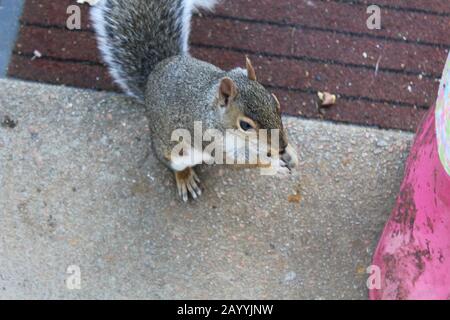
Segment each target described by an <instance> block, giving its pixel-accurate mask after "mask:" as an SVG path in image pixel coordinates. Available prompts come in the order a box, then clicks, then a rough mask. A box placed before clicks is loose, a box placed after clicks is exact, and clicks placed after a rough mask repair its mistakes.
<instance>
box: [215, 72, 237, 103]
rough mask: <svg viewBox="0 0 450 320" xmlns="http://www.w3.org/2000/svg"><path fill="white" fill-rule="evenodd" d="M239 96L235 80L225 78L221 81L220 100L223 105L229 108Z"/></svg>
mask: <svg viewBox="0 0 450 320" xmlns="http://www.w3.org/2000/svg"><path fill="white" fill-rule="evenodd" d="M236 95H237V87H236V84H235V83H234V81H233V80H231V79H230V78H228V77H225V78H223V79H221V80H220V85H219V99H220V102H221V104H222V105H224V106H228V104H229V103H230V101H232V100H233V99H234V98H235V97H236Z"/></svg>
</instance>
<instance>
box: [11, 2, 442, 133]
mask: <svg viewBox="0 0 450 320" xmlns="http://www.w3.org/2000/svg"><path fill="white" fill-rule="evenodd" d="M372 2H375V3H377V4H379V5H380V6H381V9H382V29H381V30H369V29H367V27H366V19H367V16H368V15H367V14H366V7H367V4H369V3H370V4H371V3H372ZM74 3H75V1H70V0H58V1H53V0H39V1H38V0H27V1H26V5H25V9H24V13H23V16H22V21H21V22H22V27H21V30H20V34H19V37H18V40H17V43H16V47H15V51H14V55H13V58H12V61H11V63H10V68H9V74H10V75H11V76H14V77H19V78H23V79H28V80H35V81H43V82H49V83H58V84H66V85H73V86H79V87H86V88H92V89H104V90H118V89H117V87H116V86H114V85H113V84H112V83H111V79H110V77H109V76H108V74H107V71H106V69H105V67H104V66H103V64H102V62H101V59H100V58H99V55H98V52H97V49H96V41H95V38H94V34H93V32H92V29H91V26H90V25H89V20H88V7H87V6H85V5H84V6H82V25H83V28H82V30H81V31H69V30H67V29H65V20H66V19H67V14H66V9H67V6H68V5H70V4H74ZM449 34H450V2H448V1H447V0H431V1H425V0H423V1H421V0H397V1H388V0H384V1H383V0H378V1H365V0H359V1H358V0H353V1H347V0H334V1H325V0H324V1H321V0H309V1H304V0H278V1H273V0H259V1H258V2H255V1H250V0H222V4H221V5H220V6H219V8H218V9H217V10H216V11H215V13H213V14H202V15H200V16H197V17H195V18H194V21H193V33H192V37H191V43H192V50H191V51H192V53H193V55H194V56H196V57H199V58H202V59H204V60H207V61H209V62H213V63H215V64H216V65H218V66H220V67H222V68H225V69H230V68H233V67H236V66H242V65H243V62H244V56H245V54H248V55H249V56H250V57H251V58H252V60H253V62H254V64H255V66H257V70H258V76H259V79H260V81H261V82H262V83H263V84H264V85H266V86H267V87H269V88H270V89H271V90H273V91H274V92H275V93H277V94H278V95H279V96H280V98H281V99H280V100H282V105H283V110H284V111H285V112H286V113H289V114H292V115H300V116H304V117H309V118H324V119H328V120H333V121H342V122H349V123H356V124H363V125H374V126H379V127H383V128H397V129H404V130H414V129H415V127H416V126H417V124H418V122H419V120H420V118H421V116H422V115H423V114H424V113H425V111H426V109H427V108H428V106H429V105H430V104H432V103H433V102H434V99H435V96H436V91H437V87H438V82H437V78H439V77H440V73H441V69H442V68H443V65H444V62H445V59H446V57H447V54H448V48H449V47H450V37H449ZM34 50H38V51H39V52H41V53H42V55H43V56H42V58H39V59H33V60H32V56H33V51H34ZM319 90H320V91H323V90H327V91H330V92H333V93H336V94H338V102H337V104H336V105H335V106H333V107H331V108H329V109H327V110H325V111H324V112H319V111H318V110H317V105H316V92H317V91H319Z"/></svg>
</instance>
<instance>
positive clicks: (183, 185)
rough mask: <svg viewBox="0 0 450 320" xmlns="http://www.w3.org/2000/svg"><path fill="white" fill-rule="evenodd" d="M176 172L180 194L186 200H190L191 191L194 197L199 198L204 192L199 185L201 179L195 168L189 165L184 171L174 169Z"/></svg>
mask: <svg viewBox="0 0 450 320" xmlns="http://www.w3.org/2000/svg"><path fill="white" fill-rule="evenodd" d="M174 173H175V180H176V182H177V188H178V195H179V196H180V197H181V198H182V199H183V201H184V202H186V201H188V194H189V193H190V194H191V196H192V198H193V199H197V198H198V197H199V196H200V195H201V194H202V190H201V189H200V187H199V185H198V184H199V183H200V179H199V178H198V176H197V174H196V173H195V171H194V169H193V168H191V167H187V168H186V169H184V170H182V171H174Z"/></svg>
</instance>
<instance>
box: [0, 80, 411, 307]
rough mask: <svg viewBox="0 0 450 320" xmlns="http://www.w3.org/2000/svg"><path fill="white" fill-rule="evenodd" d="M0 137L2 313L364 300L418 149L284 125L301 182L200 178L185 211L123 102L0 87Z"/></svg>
mask: <svg viewBox="0 0 450 320" xmlns="http://www.w3.org/2000/svg"><path fill="white" fill-rule="evenodd" d="M5 117H9V118H10V121H4V120H5ZM0 121H1V122H2V123H3V124H2V126H0V220H1V223H0V298H88V299H89V298H157V299H158V298H164V299H173V298H194V299H196V298H204V299H207V298H255V299H257V298H272V299H291V298H300V299H302V298H306V299H324V298H331V299H341V298H347V299H364V298H366V287H365V282H366V278H367V275H366V274H365V273H364V272H365V268H366V267H367V266H368V265H369V264H370V257H371V254H372V252H373V249H374V246H375V245H376V241H377V237H378V236H379V234H380V232H381V229H382V227H383V224H384V222H385V221H386V219H387V217H388V215H389V214H390V211H391V208H392V206H393V204H394V200H395V195H396V192H397V190H398V188H399V184H400V181H401V177H402V172H403V163H404V160H405V158H406V156H407V152H408V148H409V145H410V142H411V139H412V135H411V134H407V133H402V132H394V131H382V130H375V129H368V128H362V127H353V126H346V125H335V124H329V123H323V122H316V121H310V120H301V119H298V118H286V121H287V126H288V127H289V131H290V135H291V139H293V140H295V142H296V143H297V145H298V146H299V150H300V158H301V166H300V170H299V171H298V172H296V173H295V174H293V175H292V176H290V177H288V178H277V177H263V176H260V175H259V172H258V171H252V170H240V171H238V170H235V169H232V168H217V167H205V168H202V170H200V173H199V175H200V178H201V179H202V181H203V187H204V190H205V192H204V194H203V196H202V199H201V200H200V201H197V202H191V203H189V204H187V205H186V204H183V203H181V202H179V201H178V199H177V196H176V192H175V185H174V181H173V177H172V174H171V173H170V172H168V171H167V170H166V169H165V168H164V167H163V166H162V165H161V164H159V163H158V162H157V161H156V160H155V158H154V156H153V155H152V153H151V151H150V137H149V134H148V129H147V124H146V119H145V117H144V115H143V111H142V110H141V109H140V108H139V107H138V106H135V105H133V102H132V101H131V100H129V99H127V98H125V97H121V96H118V95H113V94H108V93H98V92H92V91H86V90H78V89H71V88H64V87H56V86H48V85H39V84H30V83H25V82H19V81H11V80H9V81H8V80H0ZM296 193H298V194H299V195H300V197H297V200H299V203H297V202H290V201H288V198H289V196H290V195H294V194H296ZM291 198H292V197H291ZM293 198H296V197H293ZM291 200H292V199H291ZM71 265H76V266H78V267H79V268H80V270H81V289H80V290H76V289H75V290H69V289H68V288H67V287H66V283H65V281H66V279H67V277H68V274H67V273H66V271H67V268H68V267H69V266H71Z"/></svg>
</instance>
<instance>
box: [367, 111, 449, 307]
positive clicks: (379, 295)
mask: <svg viewBox="0 0 450 320" xmlns="http://www.w3.org/2000/svg"><path fill="white" fill-rule="evenodd" d="M434 114H435V112H434V108H431V110H430V111H429V113H428V114H427V116H426V117H425V118H424V120H423V122H422V124H421V126H420V127H419V131H418V133H417V135H416V138H415V141H414V144H413V146H412V149H411V153H410V155H409V158H408V161H407V164H406V168H405V177H404V180H403V183H402V185H401V188H400V193H399V195H398V198H397V203H396V205H395V208H394V210H393V212H392V215H391V217H390V219H389V221H388V222H387V224H386V226H385V228H384V230H383V233H382V236H381V239H380V241H379V243H378V247H377V249H376V251H375V254H374V257H373V265H376V266H379V267H380V269H381V289H373V290H369V298H370V299H372V300H378V299H390V300H398V299H400V300H404V299H450V177H449V176H448V175H447V173H446V172H445V171H444V168H443V167H442V165H441V163H440V161H439V156H438V151H437V142H436V133H435V118H434Z"/></svg>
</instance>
